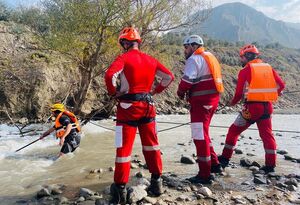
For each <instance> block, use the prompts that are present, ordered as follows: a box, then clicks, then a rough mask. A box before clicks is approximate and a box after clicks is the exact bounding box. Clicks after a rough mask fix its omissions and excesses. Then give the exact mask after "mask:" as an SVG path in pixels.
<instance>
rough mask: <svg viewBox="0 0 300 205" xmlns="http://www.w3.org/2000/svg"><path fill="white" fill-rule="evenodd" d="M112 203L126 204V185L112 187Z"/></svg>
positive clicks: (113, 185)
mask: <svg viewBox="0 0 300 205" xmlns="http://www.w3.org/2000/svg"><path fill="white" fill-rule="evenodd" d="M110 195H111V200H110V203H113V204H122V205H123V204H126V197H127V190H126V186H125V184H115V183H113V184H112V185H111V186H110Z"/></svg>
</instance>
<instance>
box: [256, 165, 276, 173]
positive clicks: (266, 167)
mask: <svg viewBox="0 0 300 205" xmlns="http://www.w3.org/2000/svg"><path fill="white" fill-rule="evenodd" d="M259 170H263V171H264V172H265V174H269V173H270V172H275V167H274V166H262V167H261V168H260V169H259Z"/></svg>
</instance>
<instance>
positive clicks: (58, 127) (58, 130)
mask: <svg viewBox="0 0 300 205" xmlns="http://www.w3.org/2000/svg"><path fill="white" fill-rule="evenodd" d="M62 115H67V116H68V117H69V118H70V119H71V121H72V129H76V131H77V132H80V130H81V128H80V124H79V122H78V120H77V118H76V116H75V115H74V114H73V113H72V112H70V111H67V110H66V111H64V112H61V113H59V115H58V116H57V117H56V120H55V125H54V128H55V130H56V137H58V138H61V137H62V136H63V135H64V134H65V132H66V127H65V126H63V125H62V124H60V122H59V119H60V118H61V116H62Z"/></svg>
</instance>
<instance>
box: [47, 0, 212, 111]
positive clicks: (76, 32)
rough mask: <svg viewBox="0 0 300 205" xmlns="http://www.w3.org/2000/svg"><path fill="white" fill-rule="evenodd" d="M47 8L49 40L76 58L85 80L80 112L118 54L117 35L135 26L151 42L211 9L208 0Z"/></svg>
mask: <svg viewBox="0 0 300 205" xmlns="http://www.w3.org/2000/svg"><path fill="white" fill-rule="evenodd" d="M44 6H45V9H44V12H45V15H47V17H48V23H49V26H50V31H49V35H47V36H45V38H44V39H45V41H46V42H47V44H48V45H49V46H50V47H51V48H53V49H56V50H60V51H61V52H64V53H67V54H69V55H70V56H72V57H73V58H74V59H76V61H77V63H78V67H79V70H80V75H81V80H80V82H79V84H78V90H77V92H76V93H75V94H74V104H75V111H76V112H80V110H81V107H82V105H83V104H84V102H85V99H86V95H87V92H88V90H89V86H90V84H91V81H92V79H93V78H94V77H95V76H96V75H99V73H102V72H103V71H104V70H105V68H106V66H107V65H108V64H109V62H111V60H112V58H113V57H115V55H116V50H118V47H117V41H116V39H117V34H118V33H119V31H120V30H121V29H122V28H123V27H124V26H129V25H134V26H135V27H137V28H138V29H139V31H140V33H141V36H142V38H143V39H144V46H145V45H150V44H151V42H153V39H156V38H157V36H158V34H159V32H166V31H169V30H171V29H175V28H179V27H184V26H189V25H193V24H197V23H199V22H201V20H203V18H205V15H203V14H201V16H200V15H197V16H194V17H193V18H192V19H191V18H189V16H190V14H191V13H193V12H194V11H195V9H196V8H199V7H200V8H203V9H205V8H210V1H208V0H191V1H189V2H188V3H187V2H186V1H185V0H174V1H168V0H46V1H44Z"/></svg>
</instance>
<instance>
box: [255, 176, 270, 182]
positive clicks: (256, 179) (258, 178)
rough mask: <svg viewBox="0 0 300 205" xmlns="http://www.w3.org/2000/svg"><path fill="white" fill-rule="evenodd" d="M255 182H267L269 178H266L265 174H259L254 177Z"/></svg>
mask: <svg viewBox="0 0 300 205" xmlns="http://www.w3.org/2000/svg"><path fill="white" fill-rule="evenodd" d="M253 182H254V183H255V184H266V183H267V180H266V178H264V177H263V176H258V175H256V176H255V177H254V179H253Z"/></svg>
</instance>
